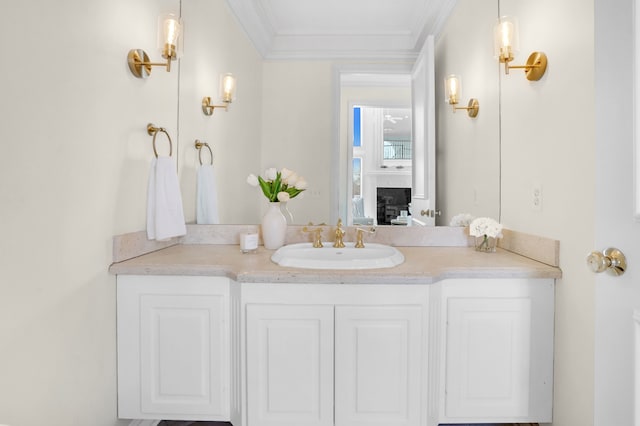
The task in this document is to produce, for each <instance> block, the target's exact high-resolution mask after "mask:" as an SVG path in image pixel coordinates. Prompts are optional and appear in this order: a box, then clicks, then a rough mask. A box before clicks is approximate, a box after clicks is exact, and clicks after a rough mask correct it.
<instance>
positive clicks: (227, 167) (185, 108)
mask: <svg viewBox="0 0 640 426" xmlns="http://www.w3.org/2000/svg"><path fill="white" fill-rule="evenodd" d="M182 16H183V19H184V21H185V27H186V28H185V32H186V37H185V54H184V56H183V58H182V59H181V63H180V104H179V108H180V109H179V116H180V141H181V142H183V143H182V144H181V146H180V183H181V190H182V196H183V200H184V210H185V219H186V221H187V222H195V219H196V213H195V200H196V187H197V185H196V171H197V168H198V166H199V160H198V151H197V150H196V149H195V147H194V143H195V140H196V139H198V140H201V141H204V142H207V143H208V144H209V146H210V147H211V149H212V151H213V155H214V161H213V166H214V172H215V175H216V181H217V183H218V185H217V188H218V204H219V212H220V222H221V223H258V222H259V218H260V217H261V216H260V215H259V210H260V204H259V201H261V199H260V196H261V195H259V194H258V193H256V190H255V188H253V187H251V186H249V185H247V184H246V183H245V182H246V178H247V176H248V175H249V174H250V173H259V172H260V171H261V168H262V167H261V164H260V140H261V111H262V58H261V57H260V55H259V54H258V53H257V52H256V50H255V49H254V48H253V45H252V44H251V43H250V41H249V40H248V38H247V37H246V35H245V34H244V32H243V31H242V29H241V28H240V26H239V25H238V24H237V23H236V21H235V18H234V17H233V15H232V14H231V12H230V11H229V10H228V8H227V6H226V4H225V2H224V1H222V0H216V1H211V0H182ZM227 72H231V73H233V74H234V76H235V77H236V78H237V84H238V90H237V99H236V101H234V102H233V103H232V104H231V105H230V106H229V108H228V110H227V111H225V110H224V109H216V110H215V111H214V113H213V115H212V116H206V115H204V114H203V112H202V98H203V97H205V96H210V97H211V99H212V101H214V103H215V104H216V105H220V104H222V102H220V101H219V99H220V94H219V82H220V80H219V76H220V74H223V73H227ZM202 158H203V160H204V161H208V160H209V153H208V152H206V153H203V155H202Z"/></svg>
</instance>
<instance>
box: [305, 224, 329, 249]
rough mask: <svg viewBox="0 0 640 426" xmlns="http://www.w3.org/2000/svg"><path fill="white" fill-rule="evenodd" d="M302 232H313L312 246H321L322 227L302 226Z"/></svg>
mask: <svg viewBox="0 0 640 426" xmlns="http://www.w3.org/2000/svg"><path fill="white" fill-rule="evenodd" d="M302 232H310V233H313V247H314V248H322V247H324V246H323V245H322V228H316V229H309V228H308V227H306V226H305V227H304V228H302Z"/></svg>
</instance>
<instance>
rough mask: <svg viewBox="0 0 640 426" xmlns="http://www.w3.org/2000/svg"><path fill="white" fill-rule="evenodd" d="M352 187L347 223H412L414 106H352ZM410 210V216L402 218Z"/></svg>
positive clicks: (350, 115) (349, 192)
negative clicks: (412, 122)
mask: <svg viewBox="0 0 640 426" xmlns="http://www.w3.org/2000/svg"><path fill="white" fill-rule="evenodd" d="M349 120H350V121H349V124H350V125H349V128H350V129H352V132H350V136H351V145H352V149H351V173H350V175H351V176H352V184H351V185H350V188H349V190H350V191H348V196H349V198H350V199H351V204H349V203H347V208H348V209H349V210H348V212H347V221H348V223H353V224H354V225H407V224H408V212H409V207H410V203H411V108H407V107H405V108H388V107H383V106H365V105H360V104H356V105H353V106H352V107H351V108H350V112H349ZM401 212H404V215H401Z"/></svg>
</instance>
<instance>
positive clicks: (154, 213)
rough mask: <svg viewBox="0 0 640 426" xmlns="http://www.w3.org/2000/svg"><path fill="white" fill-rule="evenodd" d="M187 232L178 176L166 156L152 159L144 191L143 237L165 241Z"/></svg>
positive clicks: (171, 162)
mask: <svg viewBox="0 0 640 426" xmlns="http://www.w3.org/2000/svg"><path fill="white" fill-rule="evenodd" d="M186 233H187V229H186V226H185V224H184V211H183V209H182V196H181V195H180V186H179V185H178V175H177V174H176V170H175V166H174V164H173V161H172V160H171V158H170V157H159V158H154V159H153V160H152V162H151V170H150V172H149V187H148V192H147V238H149V239H150V240H158V241H162V240H168V239H169V238H172V237H179V236H181V235H185V234H186Z"/></svg>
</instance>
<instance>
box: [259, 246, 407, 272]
mask: <svg viewBox="0 0 640 426" xmlns="http://www.w3.org/2000/svg"><path fill="white" fill-rule="evenodd" d="M330 244H331V243H326V245H325V246H324V247H321V248H314V247H313V245H312V244H311V243H298V244H289V245H286V246H283V247H280V248H279V249H278V250H276V252H275V253H274V254H273V255H272V256H271V260H272V261H273V262H275V263H277V264H278V265H280V266H288V267H291V268H307V269H377V268H392V267H394V266H397V265H400V264H401V263H403V262H404V255H403V254H402V253H401V252H400V251H398V249H396V248H395V247H391V246H387V245H384V244H374V243H367V244H366V245H365V247H364V248H355V247H354V243H345V246H346V247H344V248H335V247H331V245H330Z"/></svg>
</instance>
